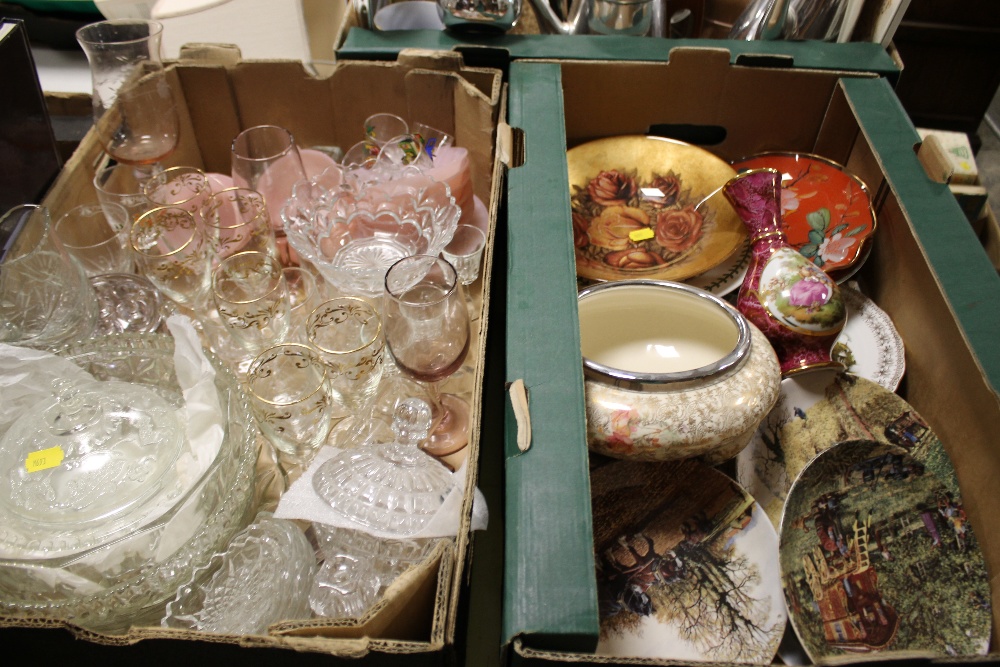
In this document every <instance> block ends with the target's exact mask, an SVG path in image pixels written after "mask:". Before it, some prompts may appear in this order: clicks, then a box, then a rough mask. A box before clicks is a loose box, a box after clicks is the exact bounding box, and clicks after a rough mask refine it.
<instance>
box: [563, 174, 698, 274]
mask: <svg viewBox="0 0 1000 667" xmlns="http://www.w3.org/2000/svg"><path fill="white" fill-rule="evenodd" d="M574 190H575V194H573V196H572V208H573V218H572V224H573V241H574V245H575V246H576V248H577V261H578V262H583V263H585V264H589V265H591V266H594V267H598V266H600V267H610V268H613V269H615V270H625V271H629V272H632V271H635V272H637V273H639V274H641V273H642V272H643V271H651V272H654V271H659V270H662V269H663V268H664V267H667V266H669V265H671V264H673V263H676V262H678V261H680V260H682V259H684V258H685V257H688V256H689V255H690V254H691V253H693V252H695V251H696V250H697V247H698V244H699V241H701V239H703V238H704V237H705V235H706V234H707V233H708V232H709V231H710V230H711V229H712V228H713V225H714V224H715V222H714V220H713V219H712V213H711V211H710V210H709V209H707V208H706V209H705V210H700V209H696V208H695V205H696V204H697V203H698V202H699V201H700V200H701V198H702V196H703V195H701V194H699V195H697V196H696V195H693V194H692V193H691V191H690V189H689V188H686V187H685V186H684V182H683V179H681V177H680V176H678V175H677V174H676V173H674V172H673V171H667V172H665V173H653V174H652V175H651V176H650V177H648V178H647V179H640V178H639V177H638V176H637V172H636V171H635V170H632V171H622V170H616V169H610V170H604V171H600V172H598V174H597V175H596V176H594V177H593V178H591V179H590V180H589V181H588V182H587V184H586V185H584V186H574Z"/></svg>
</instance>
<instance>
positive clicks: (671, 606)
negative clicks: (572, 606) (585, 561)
mask: <svg viewBox="0 0 1000 667" xmlns="http://www.w3.org/2000/svg"><path fill="white" fill-rule="evenodd" d="M591 493H592V508H593V517H594V547H595V554H596V560H597V584H598V599H599V603H600V612H601V636H600V639H599V641H598V645H597V654H598V655H603V656H618V657H655V658H659V659H674V660H684V661H689V660H711V661H718V662H743V663H756V664H769V663H770V662H771V661H772V660H773V658H774V655H775V653H776V652H777V649H778V644H779V642H780V640H781V637H782V634H783V632H784V629H785V625H786V622H787V615H786V611H785V603H784V600H783V598H782V592H781V583H780V574H779V570H778V566H777V560H778V559H777V548H778V546H777V545H778V541H777V533H776V532H775V530H774V528H773V527H772V526H771V524H770V522H769V521H768V520H767V517H766V516H764V513H763V511H762V510H761V508H760V506H759V505H757V504H756V503H755V502H754V500H753V498H751V497H750V496H749V495H748V494H747V493H746V491H745V490H743V489H742V488H740V486H739V485H738V484H737V483H736V482H734V481H733V480H731V479H729V478H728V477H726V476H725V475H724V474H722V473H721V472H718V471H717V470H715V469H714V468H712V467H710V466H708V465H706V464H704V463H701V462H699V461H696V460H694V459H687V460H684V461H676V462H670V463H650V462H639V461H624V460H621V461H613V462H611V463H606V464H597V465H595V466H594V467H593V469H592V470H591Z"/></svg>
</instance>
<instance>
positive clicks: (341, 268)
mask: <svg viewBox="0 0 1000 667" xmlns="http://www.w3.org/2000/svg"><path fill="white" fill-rule="evenodd" d="M323 183H324V181H323V180H322V179H321V178H319V179H314V180H313V181H311V182H306V181H302V182H300V183H299V184H298V185H297V186H296V187H295V190H294V192H293V196H292V197H291V198H290V199H289V201H288V202H287V203H286V204H285V206H284V208H283V209H282V211H281V217H282V219H283V220H284V224H285V232H286V234H287V235H288V242H289V243H290V244H291V246H292V248H294V249H295V251H296V252H297V253H298V254H299V256H300V257H302V258H304V259H306V260H308V261H309V262H310V263H312V264H313V265H314V266H315V267H316V269H317V270H318V271H319V272H320V273H321V274H322V275H323V277H324V278H325V279H326V280H327V281H329V282H330V283H332V284H333V285H334V286H336V287H337V288H338V289H340V290H341V291H343V292H345V293H347V294H358V295H362V296H368V297H377V296H379V295H381V294H382V282H383V280H384V279H385V273H386V271H387V270H388V269H389V267H390V266H392V265H393V264H394V263H395V262H396V261H397V260H399V259H402V258H403V257H409V256H411V255H437V254H438V253H440V252H441V250H442V249H443V248H444V247H445V246H446V245H447V244H448V242H449V241H451V237H452V236H453V235H454V233H455V227H456V226H457V225H458V220H459V218H461V216H462V209H461V208H460V207H459V206H458V204H456V203H455V199H454V197H452V195H451V191H450V189H449V187H448V184H447V183H444V182H438V181H434V180H433V179H431V178H430V177H427V176H423V175H420V174H411V175H409V176H406V177H404V178H396V179H395V180H368V181H366V180H362V179H359V178H348V179H347V180H345V181H344V182H343V183H341V184H339V185H336V186H331V187H327V186H326V185H324V184H323Z"/></svg>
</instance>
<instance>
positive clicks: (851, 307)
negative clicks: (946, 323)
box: [832, 285, 906, 391]
mask: <svg viewBox="0 0 1000 667" xmlns="http://www.w3.org/2000/svg"><path fill="white" fill-rule="evenodd" d="M840 293H841V295H842V296H843V297H844V302H845V303H846V304H847V323H846V324H845V325H844V328H843V330H842V331H841V333H840V336H838V337H837V342H836V343H834V346H833V353H832V356H833V358H834V360H836V361H839V362H841V363H842V364H844V366H845V368H847V370H848V372H850V373H853V374H854V375H857V376H860V377H863V378H866V379H868V380H872V381H873V382H877V383H879V384H880V385H882V386H883V387H885V388H886V389H888V390H889V391H896V388H897V387H899V383H900V381H901V380H902V379H903V373H904V372H905V371H906V358H905V355H904V349H903V339H902V338H901V337H900V335H899V332H898V331H896V327H895V325H893V323H892V319H890V318H889V316H888V315H887V314H886V313H885V311H884V310H882V309H881V308H879V307H878V306H877V305H875V302H874V301H872V300H871V299H869V298H868V297H866V296H865V295H864V294H862V293H861V292H860V291H858V290H857V289H854V288H853V287H851V286H848V285H841V286H840Z"/></svg>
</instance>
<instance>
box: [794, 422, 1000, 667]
mask: <svg viewBox="0 0 1000 667" xmlns="http://www.w3.org/2000/svg"><path fill="white" fill-rule="evenodd" d="M780 534H781V537H780V562H781V577H782V583H783V585H784V590H785V597H786V601H787V604H788V613H789V617H790V620H791V624H792V628H793V629H794V630H795V633H796V635H797V636H798V638H799V641H800V642H801V643H802V646H803V648H804V649H805V651H806V653H807V654H808V656H809V658H810V659H811V660H812V662H814V663H819V662H820V661H823V660H835V659H836V658H838V657H842V656H850V657H853V658H854V659H857V656H858V655H859V654H882V653H886V652H893V653H897V654H907V655H929V656H972V655H984V654H986V653H987V651H988V649H989V641H990V632H991V628H992V612H991V601H990V587H989V577H988V575H987V571H986V563H985V561H984V559H983V556H982V553H981V552H980V550H979V546H978V542H977V540H976V537H975V535H974V534H973V532H972V528H971V526H970V525H969V522H968V520H967V518H966V514H965V509H964V508H963V507H962V502H961V499H960V498H959V497H958V496H957V495H955V494H954V493H952V492H951V491H950V490H948V489H947V488H946V487H945V486H944V485H943V484H942V483H941V480H940V478H939V477H938V476H937V475H935V474H933V473H932V472H931V471H930V470H928V469H927V468H926V467H925V466H924V465H923V464H922V463H921V462H920V461H918V460H917V459H916V458H914V457H913V456H911V455H910V454H909V453H908V452H907V451H906V450H905V449H903V448H901V447H897V446H895V445H889V444H886V443H884V442H876V441H873V440H849V441H845V442H842V443H838V444H837V445H835V446H833V447H831V448H829V449H827V450H826V451H824V452H822V453H820V454H819V455H818V456H816V458H814V459H813V460H812V461H811V462H810V463H809V464H808V465H807V466H806V467H805V468H804V469H803V470H802V472H801V474H800V475H799V477H798V478H797V479H796V480H795V483H794V484H793V485H792V488H791V490H790V491H789V493H788V501H787V503H786V504H785V511H784V515H783V516H782V519H781V530H780ZM875 657H884V658H888V657H894V656H892V655H884V656H875Z"/></svg>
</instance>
